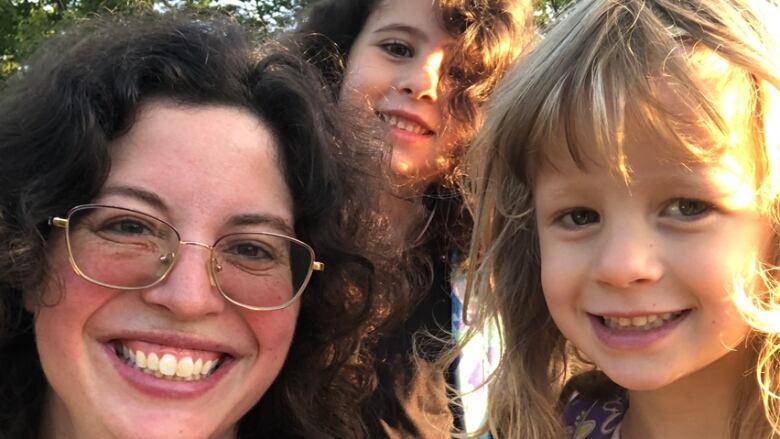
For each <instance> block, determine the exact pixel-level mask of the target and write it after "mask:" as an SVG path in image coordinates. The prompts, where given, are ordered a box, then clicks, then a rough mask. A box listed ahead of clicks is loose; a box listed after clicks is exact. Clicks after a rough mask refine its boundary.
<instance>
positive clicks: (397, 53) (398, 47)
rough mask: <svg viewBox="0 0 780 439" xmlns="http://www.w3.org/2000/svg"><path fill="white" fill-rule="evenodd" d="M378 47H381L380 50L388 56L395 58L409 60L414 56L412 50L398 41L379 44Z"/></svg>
mask: <svg viewBox="0 0 780 439" xmlns="http://www.w3.org/2000/svg"><path fill="white" fill-rule="evenodd" d="M379 47H381V48H382V50H384V51H385V52H387V53H388V54H390V55H392V56H394V57H397V58H411V57H412V56H414V53H413V52H412V49H411V48H410V47H409V46H407V45H406V44H404V43H402V42H400V41H390V42H388V43H383V44H381V45H380V46H379Z"/></svg>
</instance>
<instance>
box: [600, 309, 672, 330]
mask: <svg viewBox="0 0 780 439" xmlns="http://www.w3.org/2000/svg"><path fill="white" fill-rule="evenodd" d="M681 314H682V312H673V313H670V312H666V313H663V314H647V315H643V316H635V317H606V316H604V317H602V319H603V320H604V324H605V325H607V326H608V327H610V328H635V329H652V328H657V327H659V326H661V325H663V324H664V323H665V322H667V321H669V320H672V319H676V318H677V317H679V316H680V315H681Z"/></svg>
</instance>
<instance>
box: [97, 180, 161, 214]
mask: <svg viewBox="0 0 780 439" xmlns="http://www.w3.org/2000/svg"><path fill="white" fill-rule="evenodd" d="M107 195H123V196H126V197H130V198H135V199H137V200H140V201H142V202H144V203H146V204H148V205H150V206H152V207H154V208H156V209H158V210H160V211H162V212H163V213H168V206H167V205H166V204H165V202H164V201H163V199H162V198H160V196H159V195H157V194H155V193H154V192H150V191H148V190H146V189H142V188H140V187H137V186H106V187H104V188H103V190H101V191H100V196H107Z"/></svg>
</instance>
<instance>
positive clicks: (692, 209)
mask: <svg viewBox="0 0 780 439" xmlns="http://www.w3.org/2000/svg"><path fill="white" fill-rule="evenodd" d="M677 203H678V209H679V210H680V213H681V214H683V215H684V216H694V215H699V214H701V213H704V212H705V211H707V209H709V208H710V205H709V204H708V203H705V202H704V201H699V200H686V199H681V200H679V201H678V202H677Z"/></svg>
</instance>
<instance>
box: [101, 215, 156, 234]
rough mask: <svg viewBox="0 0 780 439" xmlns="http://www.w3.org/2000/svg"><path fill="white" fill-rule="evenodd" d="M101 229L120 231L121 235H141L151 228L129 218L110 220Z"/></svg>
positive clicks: (148, 231)
mask: <svg viewBox="0 0 780 439" xmlns="http://www.w3.org/2000/svg"><path fill="white" fill-rule="evenodd" d="M103 230H105V231H108V232H112V233H121V234H123V235H143V234H148V233H151V229H149V227H147V226H146V225H145V224H143V223H142V222H140V221H136V220H131V219H123V220H118V221H113V222H110V223H108V224H106V225H105V226H103Z"/></svg>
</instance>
